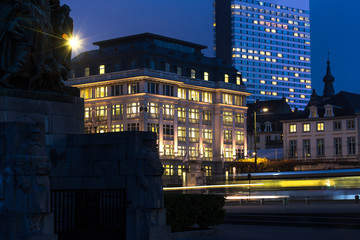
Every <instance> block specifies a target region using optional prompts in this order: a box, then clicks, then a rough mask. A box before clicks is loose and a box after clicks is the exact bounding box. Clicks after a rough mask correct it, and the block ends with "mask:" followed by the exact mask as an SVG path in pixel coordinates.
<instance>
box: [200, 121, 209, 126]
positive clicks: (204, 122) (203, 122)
mask: <svg viewBox="0 0 360 240" xmlns="http://www.w3.org/2000/svg"><path fill="white" fill-rule="evenodd" d="M202 124H203V125H208V126H211V120H203V121H202Z"/></svg>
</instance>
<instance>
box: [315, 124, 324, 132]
mask: <svg viewBox="0 0 360 240" xmlns="http://www.w3.org/2000/svg"><path fill="white" fill-rule="evenodd" d="M324 129H325V128H324V123H316V130H317V131H324Z"/></svg>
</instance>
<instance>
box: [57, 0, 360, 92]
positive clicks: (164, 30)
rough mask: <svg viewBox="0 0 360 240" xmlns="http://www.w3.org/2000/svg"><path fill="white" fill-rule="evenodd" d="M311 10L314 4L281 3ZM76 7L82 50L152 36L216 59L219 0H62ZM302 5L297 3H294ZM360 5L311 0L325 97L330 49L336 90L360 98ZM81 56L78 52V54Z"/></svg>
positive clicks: (315, 61) (315, 65)
mask: <svg viewBox="0 0 360 240" xmlns="http://www.w3.org/2000/svg"><path fill="white" fill-rule="evenodd" d="M277 2H279V3H282V4H285V5H289V6H298V7H299V8H303V9H305V8H308V7H309V4H308V0H277ZM61 3H62V4H67V5H69V6H70V7H71V8H72V12H71V17H72V18H73V19H74V26H75V30H74V32H76V33H79V35H80V36H81V38H83V39H84V41H83V49H81V50H80V51H86V50H92V49H96V47H95V46H93V45H92V43H93V42H95V41H101V40H106V39H111V38H117V37H123V36H127V35H132V34H138V33H143V32H151V33H155V34H160V35H164V36H168V37H173V38H177V39H181V40H185V41H190V42H195V43H199V44H203V45H206V46H208V47H209V48H208V49H207V50H205V51H204V53H205V55H207V56H213V50H212V49H213V28H212V24H213V7H212V3H213V0H181V1H180V0H178V1H175V0H150V1H149V0H104V1H95V0H76V1H73V0H62V1H61ZM294 4H296V5H294ZM359 9H360V1H358V0H342V1H339V0H310V11H311V46H312V49H311V51H312V53H311V55H312V83H313V85H312V86H313V88H315V89H316V92H317V93H318V94H319V95H322V90H323V83H322V78H323V76H324V75H325V73H326V61H327V57H328V51H330V60H331V70H332V74H333V75H334V77H335V83H334V87H335V92H336V93H337V92H339V91H348V92H353V93H359V94H360V66H359V65H360V60H359V58H360V14H359V12H358V11H359ZM74 55H76V54H74Z"/></svg>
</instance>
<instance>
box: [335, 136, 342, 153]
mask: <svg viewBox="0 0 360 240" xmlns="http://www.w3.org/2000/svg"><path fill="white" fill-rule="evenodd" d="M334 151H335V155H336V156H339V155H342V144H341V138H334Z"/></svg>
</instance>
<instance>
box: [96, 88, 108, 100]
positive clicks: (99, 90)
mask: <svg viewBox="0 0 360 240" xmlns="http://www.w3.org/2000/svg"><path fill="white" fill-rule="evenodd" d="M95 96H96V98H102V97H107V87H97V88H96V90H95Z"/></svg>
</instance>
